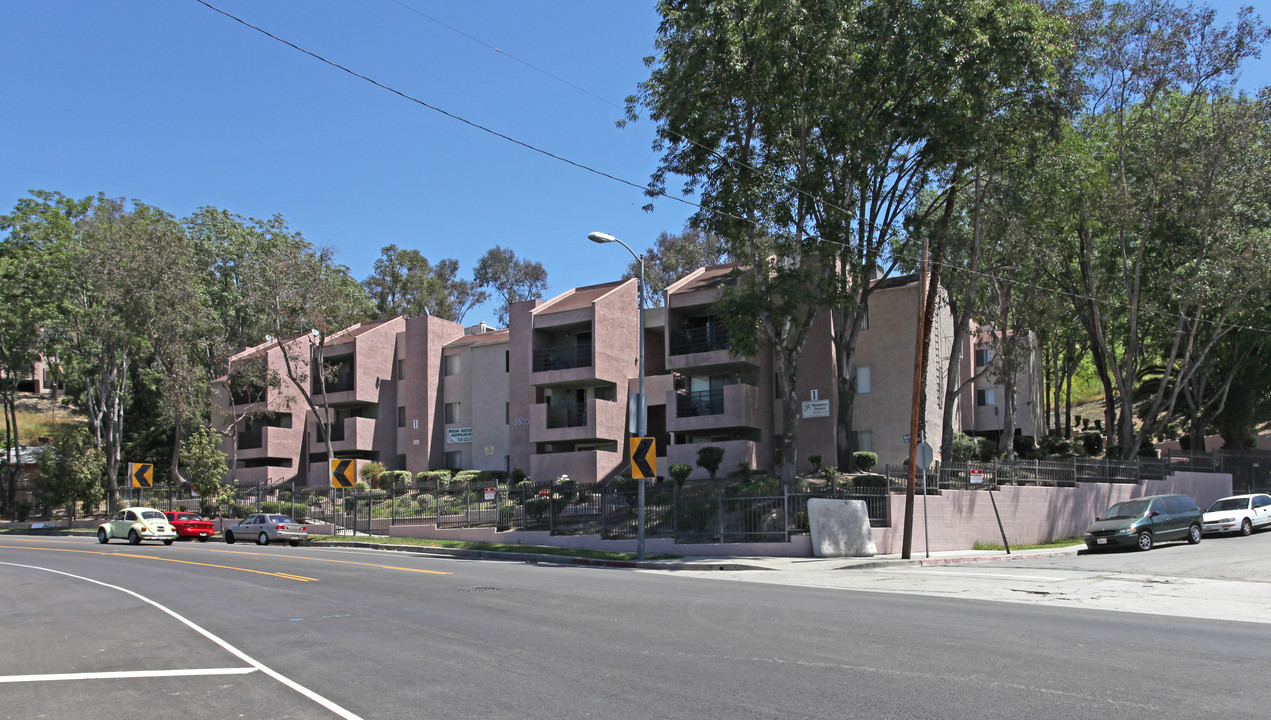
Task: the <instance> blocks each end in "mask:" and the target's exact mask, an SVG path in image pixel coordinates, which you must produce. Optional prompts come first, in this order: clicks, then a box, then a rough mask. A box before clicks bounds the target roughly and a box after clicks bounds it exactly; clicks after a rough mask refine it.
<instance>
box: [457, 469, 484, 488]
mask: <svg viewBox="0 0 1271 720" xmlns="http://www.w3.org/2000/svg"><path fill="white" fill-rule="evenodd" d="M480 475H481V471H480V470H460V471H459V472H457V473H455V476H454V477H453V478H451V480H450V482H451V483H459V484H461V485H466V484H468V483H474V482H476V481H477V478H478V477H479V476H480Z"/></svg>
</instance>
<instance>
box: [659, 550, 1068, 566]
mask: <svg viewBox="0 0 1271 720" xmlns="http://www.w3.org/2000/svg"><path fill="white" fill-rule="evenodd" d="M1084 548H1085V546H1084V545H1073V546H1070V547H1066V548H1051V549H1046V550H1013V551H1011V553H1010V554H1009V555H1008V554H1007V553H1006V552H1005V551H1003V550H950V551H946V552H933V553H931V557H926V556H925V554H924V553H922V552H915V553H912V554H911V555H910V558H909V559H908V560H906V559H904V558H902V557H901V556H900V555H899V554H895V555H875V556H873V557H830V558H818V557H713V558H712V557H699V558H680V559H676V560H645V561H642V562H637V563H635V566H636V567H639V568H641V569H645V570H694V571H707V570H777V571H806V570H871V569H876V568H882V567H906V566H910V567H931V566H936V565H962V564H968V563H996V562H1010V561H1012V560H1022V559H1025V558H1039V557H1064V556H1069V555H1076V554H1077V552H1078V551H1079V550H1082V549H1084Z"/></svg>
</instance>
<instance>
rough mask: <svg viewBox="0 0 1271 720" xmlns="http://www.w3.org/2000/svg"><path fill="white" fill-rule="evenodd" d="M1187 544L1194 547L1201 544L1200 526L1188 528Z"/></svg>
mask: <svg viewBox="0 0 1271 720" xmlns="http://www.w3.org/2000/svg"><path fill="white" fill-rule="evenodd" d="M1187 542H1189V543H1191V544H1192V545H1198V544H1200V526H1199V525H1193V526H1191V527H1189V528H1187Z"/></svg>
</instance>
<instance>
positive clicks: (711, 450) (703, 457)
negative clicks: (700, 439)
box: [697, 445, 724, 480]
mask: <svg viewBox="0 0 1271 720" xmlns="http://www.w3.org/2000/svg"><path fill="white" fill-rule="evenodd" d="M723 461H724V448H722V447H719V446H716V445H708V446H706V447H704V448H699V449H698V451H697V466H698V467H699V468H701V469H703V470H705V471H706V472H708V473H710V476H711V480H714V479H715V473H716V472H719V464H720V463H722V462H723Z"/></svg>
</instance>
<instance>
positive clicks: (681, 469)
mask: <svg viewBox="0 0 1271 720" xmlns="http://www.w3.org/2000/svg"><path fill="white" fill-rule="evenodd" d="M668 472H669V473H670V474H671V479H672V480H674V481H675V484H676V485H683V484H684V481H685V480H688V476H689V475H692V474H693V466H692V465H686V464H684V463H675V464H674V465H672V466H671V468H670V470H669V471H668Z"/></svg>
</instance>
